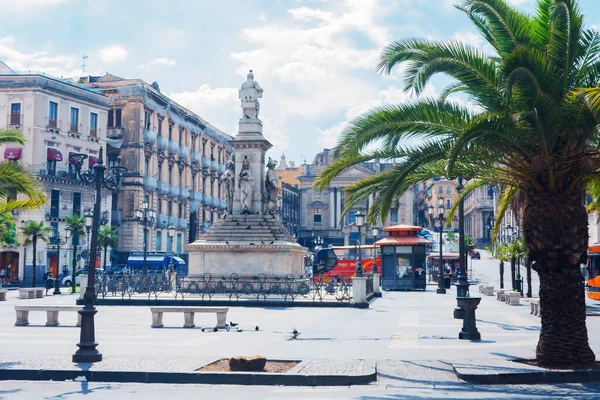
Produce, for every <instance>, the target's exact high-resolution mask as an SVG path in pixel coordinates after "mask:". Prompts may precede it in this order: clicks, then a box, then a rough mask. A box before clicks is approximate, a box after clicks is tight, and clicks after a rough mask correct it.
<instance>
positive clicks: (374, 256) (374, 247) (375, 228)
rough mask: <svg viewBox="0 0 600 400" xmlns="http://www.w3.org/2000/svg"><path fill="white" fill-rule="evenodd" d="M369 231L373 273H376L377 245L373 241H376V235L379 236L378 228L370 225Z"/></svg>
mask: <svg viewBox="0 0 600 400" xmlns="http://www.w3.org/2000/svg"><path fill="white" fill-rule="evenodd" d="M371 233H372V234H373V273H374V274H377V273H378V272H377V247H376V246H375V242H377V236H379V228H378V227H377V226H374V227H372V228H371Z"/></svg>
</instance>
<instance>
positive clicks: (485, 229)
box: [464, 185, 511, 246]
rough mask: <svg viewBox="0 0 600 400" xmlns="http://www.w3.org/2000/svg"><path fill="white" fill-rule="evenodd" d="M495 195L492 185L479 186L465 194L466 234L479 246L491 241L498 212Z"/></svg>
mask: <svg viewBox="0 0 600 400" xmlns="http://www.w3.org/2000/svg"><path fill="white" fill-rule="evenodd" d="M495 197H496V196H495V195H494V189H493V188H492V187H491V186H490V185H485V186H482V187H479V188H477V189H475V190H474V191H472V192H470V193H469V194H467V195H466V196H465V200H464V202H465V235H467V236H470V237H471V238H472V239H473V241H474V242H475V244H476V245H478V246H479V245H483V244H489V243H491V240H492V229H493V228H494V215H495V214H496V213H495V211H494V210H495V208H496V205H495V204H494V199H495ZM505 223H509V224H510V223H511V222H506V221H505Z"/></svg>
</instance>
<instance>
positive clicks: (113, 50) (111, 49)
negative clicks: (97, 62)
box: [98, 45, 127, 63]
mask: <svg viewBox="0 0 600 400" xmlns="http://www.w3.org/2000/svg"><path fill="white" fill-rule="evenodd" d="M98 57H100V59H101V60H102V61H104V62H105V63H115V62H119V61H123V60H124V59H126V58H127V50H125V48H124V47H123V46H119V45H111V46H106V47H103V48H101V49H100V50H98Z"/></svg>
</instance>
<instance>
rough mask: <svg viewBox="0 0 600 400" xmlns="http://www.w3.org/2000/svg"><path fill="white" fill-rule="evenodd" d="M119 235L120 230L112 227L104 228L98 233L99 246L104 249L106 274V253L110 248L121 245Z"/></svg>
mask: <svg viewBox="0 0 600 400" xmlns="http://www.w3.org/2000/svg"><path fill="white" fill-rule="evenodd" d="M118 233H119V230H118V229H116V228H115V229H113V228H111V227H110V226H103V227H102V228H100V230H99V231H98V245H99V246H100V247H103V248H104V265H103V269H104V272H106V252H107V251H108V248H109V247H116V246H118V245H119V240H118Z"/></svg>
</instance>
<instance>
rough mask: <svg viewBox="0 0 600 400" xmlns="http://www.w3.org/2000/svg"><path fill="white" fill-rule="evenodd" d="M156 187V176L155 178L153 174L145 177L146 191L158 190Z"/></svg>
mask: <svg viewBox="0 0 600 400" xmlns="http://www.w3.org/2000/svg"><path fill="white" fill-rule="evenodd" d="M156 187H157V183H156V178H153V177H151V176H145V177H144V190H145V191H146V192H154V191H155V190H156Z"/></svg>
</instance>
